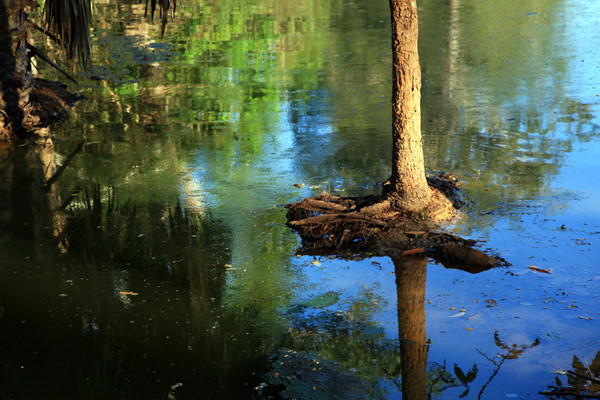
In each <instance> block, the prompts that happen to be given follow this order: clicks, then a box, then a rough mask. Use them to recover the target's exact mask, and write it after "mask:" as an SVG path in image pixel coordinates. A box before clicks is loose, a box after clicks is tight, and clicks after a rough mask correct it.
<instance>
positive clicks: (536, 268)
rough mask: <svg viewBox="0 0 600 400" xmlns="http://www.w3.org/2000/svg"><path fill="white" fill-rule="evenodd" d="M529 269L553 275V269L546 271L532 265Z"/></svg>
mask: <svg viewBox="0 0 600 400" xmlns="http://www.w3.org/2000/svg"><path fill="white" fill-rule="evenodd" d="M529 269H530V270H532V271H535V272H543V273H544V274H551V273H552V268H546V269H542V268H538V267H536V266H535V265H530V266H529Z"/></svg>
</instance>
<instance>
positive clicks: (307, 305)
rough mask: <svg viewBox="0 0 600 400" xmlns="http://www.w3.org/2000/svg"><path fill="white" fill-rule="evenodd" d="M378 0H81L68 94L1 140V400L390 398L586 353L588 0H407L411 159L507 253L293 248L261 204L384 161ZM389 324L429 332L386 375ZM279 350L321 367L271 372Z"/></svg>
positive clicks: (382, 35) (363, 183) (575, 362)
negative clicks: (414, 54)
mask: <svg viewBox="0 0 600 400" xmlns="http://www.w3.org/2000/svg"><path fill="white" fill-rule="evenodd" d="M387 7H388V5H387V3H386V2H383V1H382V2H370V1H366V0H355V1H352V2H341V1H330V2H325V3H324V2H319V1H307V2H296V3H293V4H292V3H290V4H287V3H285V2H280V1H271V0H264V1H249V2H242V1H238V0H227V1H198V2H194V3H189V4H188V3H186V4H185V7H184V8H182V9H180V10H179V11H178V15H177V18H176V20H175V21H174V22H173V23H170V24H169V26H168V28H167V34H166V35H165V37H164V38H161V37H160V27H159V26H158V25H156V24H152V23H151V22H150V21H148V20H147V19H145V18H144V17H143V6H142V5H138V4H137V3H136V2H130V3H122V4H119V5H118V7H116V6H115V5H114V4H112V3H111V2H99V3H95V4H94V12H95V20H94V27H93V35H94V54H95V56H94V57H95V63H96V65H95V67H94V71H87V72H86V71H80V73H79V76H80V79H81V80H82V84H81V86H80V87H79V90H80V91H81V92H82V94H84V95H85V97H86V100H85V101H83V102H82V103H80V104H79V105H78V107H77V108H76V110H75V111H74V112H73V113H72V115H71V116H70V118H68V119H67V120H66V121H64V122H62V123H61V124H60V125H59V126H57V127H55V128H53V131H52V142H47V143H46V144H45V146H41V147H39V148H35V149H29V148H20V149H18V150H17V151H15V152H10V153H2V154H1V157H0V173H1V174H2V175H1V176H2V179H1V185H2V186H1V190H0V201H1V202H2V213H1V215H0V260H1V261H0V335H1V336H0V337H1V340H0V360H2V361H1V362H0V394H1V395H2V397H3V398H8V399H30V398H31V399H34V398H36V399H37V398H60V399H64V398H78V399H80V398H123V399H135V398H143V399H154V398H156V399H163V398H179V399H185V398H194V399H197V398H207V399H214V398H236V399H237V398H261V397H262V398H267V397H269V396H277V394H278V393H280V392H281V391H282V390H283V389H284V387H283V386H278V384H281V383H282V382H285V383H287V385H288V387H289V388H291V389H293V390H297V391H300V392H302V391H308V392H309V393H311V394H315V396H317V398H334V397H333V396H339V397H340V398H349V397H350V396H356V398H390V399H394V398H397V399H399V398H402V391H401V382H402V380H403V379H404V380H405V381H408V380H410V379H416V378H415V376H417V375H418V374H419V373H423V374H425V375H424V376H426V384H427V386H426V388H425V389H426V390H427V391H428V392H430V393H433V394H434V395H435V396H436V397H437V398H439V399H455V398H458V397H459V396H461V395H463V394H464V397H463V398H466V399H477V398H482V399H496V398H514V397H516V398H531V399H536V398H544V396H543V395H541V394H539V392H540V391H543V390H546V389H548V386H549V385H555V384H556V378H558V379H560V380H562V382H563V384H566V381H567V380H566V377H565V376H563V375H561V374H558V373H557V371H562V370H565V369H577V368H579V369H580V368H584V367H585V365H589V366H590V368H591V369H592V370H593V371H594V372H595V373H596V374H598V372H600V371H599V370H598V369H599V368H600V365H598V359H600V358H599V356H598V353H599V351H600V338H599V337H598V334H597V332H598V330H599V328H600V326H599V323H598V321H599V320H600V314H599V311H600V300H599V299H598V296H597V294H596V293H597V292H598V289H600V268H599V265H598V261H597V260H598V259H599V256H600V254H599V253H598V240H599V239H600V236H599V234H600V214H599V213H598V210H599V209H600V208H599V207H598V206H599V205H600V204H599V203H598V198H600V196H599V195H600V193H599V190H598V188H597V185H595V184H594V172H595V170H596V166H597V161H596V160H597V158H598V155H599V154H600V142H599V140H598V133H599V132H598V124H599V122H600V121H599V116H600V107H599V100H598V99H599V97H598V96H599V95H600V88H599V87H598V81H597V74H598V69H599V67H600V54H599V52H598V48H597V46H596V45H595V43H597V42H598V40H597V39H599V38H598V36H599V33H598V30H597V29H595V28H596V27H595V23H594V21H595V16H597V15H599V13H600V9H599V8H600V5H596V4H595V3H594V2H589V1H584V0H554V1H552V0H537V1H529V2H520V1H508V2H505V3H503V5H502V6H499V5H498V4H497V2H495V1H491V0H485V1H471V0H462V1H459V0H450V1H437V0H422V1H421V2H420V9H419V12H420V28H421V34H420V35H421V36H420V46H421V47H420V52H421V53H420V57H421V64H422V69H423V99H422V109H423V134H424V148H425V158H426V164H427V165H426V166H427V168H428V169H430V170H432V171H437V170H445V171H448V172H453V173H455V174H456V175H457V176H460V177H462V178H463V179H464V180H465V182H466V185H465V188H464V193H465V197H466V199H467V200H468V206H467V207H466V208H465V209H464V210H463V212H462V214H461V219H460V220H459V221H457V222H456V224H455V225H454V226H452V227H451V228H450V229H451V230H452V231H454V232H456V233H457V234H460V235H462V236H467V237H471V238H475V239H478V240H481V241H482V246H483V248H485V249H488V250H489V251H491V252H495V253H498V254H501V255H502V256H503V257H504V258H506V259H507V260H508V261H509V262H510V263H511V264H512V266H511V267H510V268H507V269H504V268H503V269H496V270H489V271H486V272H482V273H480V274H470V273H468V272H465V271H462V270H458V269H446V268H444V267H443V266H441V265H438V264H436V263H433V262H430V263H429V264H428V265H427V266H425V265H423V264H422V263H419V262H415V263H414V264H408V265H407V264H406V261H405V260H404V261H403V260H392V259H389V258H384V257H380V258H365V259H360V260H340V259H336V258H313V257H307V256H301V257H300V256H296V254H295V253H296V250H297V248H298V246H299V244H300V243H299V240H298V238H297V237H296V235H295V234H294V233H293V232H291V231H290V230H289V229H288V228H287V227H285V225H284V223H285V209H284V208H283V205H284V204H286V203H289V202H292V201H295V200H297V199H300V198H302V197H305V196H309V195H312V194H317V193H320V192H323V191H324V192H329V193H333V194H339V195H362V194H371V193H378V192H379V190H380V188H381V187H380V184H379V182H382V181H384V180H385V179H386V178H387V177H388V174H389V168H390V165H389V162H390V147H391V137H390V134H391V133H390V132H391V129H390V123H391V116H390V109H391V106H390V104H389V101H390V90H391V89H390V88H391V85H390V78H391V72H390V68H391V65H390V59H391V54H390V46H389V11H388V9H387ZM117 11H118V12H117ZM47 73H48V74H49V76H50V77H52V73H51V72H49V71H48V72H47ZM92 74H93V75H98V76H101V77H103V78H104V79H103V80H101V81H97V80H92V79H90V77H91V76H92ZM82 139H85V142H84V145H83V149H82V151H80V152H78V153H76V154H75V155H74V157H73V158H72V159H70V161H69V162H68V164H67V165H68V166H67V167H66V168H65V169H64V170H63V171H62V173H61V175H60V178H59V179H57V180H56V182H55V183H53V184H52V185H47V186H44V180H45V179H48V178H49V177H50V176H52V175H53V174H54V173H55V172H56V171H57V170H58V168H59V167H60V166H61V165H63V164H64V163H65V162H66V161H67V160H69V155H70V154H71V153H72V152H73V151H74V150H75V149H76V148H77V145H78V143H79V142H80V141H81V140H82ZM294 184H297V185H294ZM411 266H412V267H411ZM529 266H535V267H537V268H539V269H551V273H550V274H547V273H541V272H536V271H534V270H531V269H530V268H529ZM397 279H398V281H397ZM409 281H410V282H412V283H414V284H411V285H406V284H405V283H406V282H409ZM399 288H402V289H399ZM410 296H413V298H414V299H416V300H418V301H420V302H421V303H419V304H421V305H418V304H417V305H416V306H415V304H413V303H410V302H408V300H407V299H408V298H410ZM411 304H412V305H411ZM407 321H409V323H407ZM406 326H416V327H419V328H420V329H424V332H425V333H424V335H425V337H426V342H427V343H426V349H427V350H426V353H424V354H426V358H425V359H422V360H421V361H420V362H421V364H419V366H418V367H417V368H408V367H405V368H404V370H403V369H402V362H403V361H402V360H403V357H406V355H407V350H406V349H404V348H402V346H401V345H400V342H399V340H398V339H399V337H401V338H406V337H407V336H406V335H408V333H407V330H406ZM403 343H406V342H403ZM290 352H291V353H290ZM294 352H295V353H294ZM303 352H306V353H303ZM290 354H298V355H297V356H293V357H291V358H292V359H293V360H294V362H295V363H296V364H289V365H291V367H290V368H291V369H292V370H293V371H296V375H298V376H302V372H303V371H304V370H303V368H308V367H307V366H312V365H313V364H310V363H311V362H316V361H318V362H320V363H321V365H324V366H331V365H334V366H335V367H331V368H332V370H335V371H336V372H335V373H333V375H332V376H329V378H328V379H329V380H330V381H331V382H334V383H336V384H334V385H329V386H328V385H326V384H324V383H322V384H321V385H318V384H314V378H313V380H310V379H305V380H304V381H303V380H302V379H300V378H297V377H296V378H294V377H293V376H292V378H287V376H286V377H285V378H281V377H279V375H282V374H283V373H284V372H289V371H288V370H287V369H286V367H287V366H289V365H288V364H283V365H282V364H280V363H278V362H279V361H280V360H284V359H285V358H286V355H288V356H289V355H290ZM307 354H308V355H307ZM287 358H289V357H287ZM315 360H316V361H315ZM329 362H336V363H338V364H328V363H329ZM405 362H406V361H405ZM292 367H293V368H292ZM469 372H470V373H469ZM277 374H279V375H277ZM282 376H283V375H282ZM286 379H287V380H286ZM353 385H354V386H353ZM313 386H314V387H315V389H313V388H312V387H313ZM351 386H353V387H357V386H359V387H362V388H364V390H363V391H356V390H352V391H350V389H348V388H349V387H351ZM467 390H468V391H467ZM286 393H287V394H288V395H290V397H293V396H292V394H293V393H292V392H284V395H285V394H286ZM290 393H292V394H290ZM319 396H320V397H319ZM406 397H408V395H407V396H405V398H406Z"/></svg>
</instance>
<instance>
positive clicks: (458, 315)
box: [450, 311, 465, 318]
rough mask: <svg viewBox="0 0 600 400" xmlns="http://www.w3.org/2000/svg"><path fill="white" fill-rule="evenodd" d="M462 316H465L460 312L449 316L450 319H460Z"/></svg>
mask: <svg viewBox="0 0 600 400" xmlns="http://www.w3.org/2000/svg"><path fill="white" fill-rule="evenodd" d="M463 315H465V312H464V311H461V312H459V313H458V314H454V315H451V316H450V318H456V317H462V316H463Z"/></svg>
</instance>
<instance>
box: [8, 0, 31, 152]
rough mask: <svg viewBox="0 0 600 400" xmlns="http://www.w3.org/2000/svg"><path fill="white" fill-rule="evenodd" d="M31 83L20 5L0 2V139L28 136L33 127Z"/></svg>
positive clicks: (22, 10) (25, 26) (25, 33)
mask: <svg viewBox="0 0 600 400" xmlns="http://www.w3.org/2000/svg"><path fill="white" fill-rule="evenodd" d="M32 83H33V76H32V73H31V65H30V62H29V55H28V50H27V25H26V18H25V11H24V9H23V4H22V2H20V1H16V0H0V139H5V140H12V139H15V138H23V137H26V136H28V135H29V134H30V129H31V128H32V127H33V126H34V125H35V123H36V120H35V118H34V117H33V116H32V115H31V109H32V106H31V102H30V101H29V94H30V92H31V87H32Z"/></svg>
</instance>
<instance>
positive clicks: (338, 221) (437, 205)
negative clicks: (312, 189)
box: [286, 176, 501, 270]
mask: <svg viewBox="0 0 600 400" xmlns="http://www.w3.org/2000/svg"><path fill="white" fill-rule="evenodd" d="M429 183H430V185H431V186H435V187H431V190H432V196H431V201H430V204H429V206H428V207H427V208H426V209H425V210H423V212H422V213H409V212H404V211H402V210H399V209H395V208H394V207H393V205H392V202H391V201H390V200H389V199H388V198H387V197H383V196H368V197H339V196H332V195H329V194H322V195H319V196H315V197H310V198H307V199H304V200H302V201H300V202H297V203H293V204H288V205H287V206H286V207H287V208H288V213H287V218H288V226H290V227H291V228H292V229H294V230H296V231H297V232H298V233H299V234H300V237H301V238H302V244H303V249H302V250H303V252H305V253H310V254H331V253H354V254H356V253H363V254H364V253H370V254H378V255H391V256H395V255H400V256H402V255H404V254H414V252H415V251H418V252H420V253H423V254H425V255H427V256H429V257H432V258H435V259H437V260H439V261H442V262H444V263H448V265H449V266H457V265H465V266H469V267H473V268H475V269H478V270H482V269H488V268H491V267H493V266H496V265H499V264H501V260H499V259H497V258H494V257H490V256H488V255H487V254H485V253H483V252H481V251H479V250H477V249H473V248H472V247H471V246H472V245H473V244H475V241H473V240H467V239H463V238H460V237H458V236H455V235H452V234H449V233H447V232H443V231H442V230H441V228H440V225H439V224H440V223H441V222H444V221H451V220H453V219H455V218H456V215H457V206H458V205H459V204H460V197H459V196H458V192H457V191H456V187H455V186H454V184H453V182H449V181H448V180H446V179H444V178H443V177H439V176H436V178H435V180H434V181H433V182H432V181H430V182H429ZM444 186H445V187H444Z"/></svg>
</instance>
